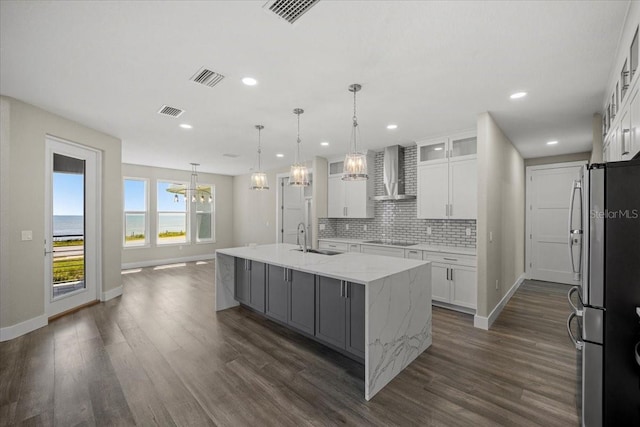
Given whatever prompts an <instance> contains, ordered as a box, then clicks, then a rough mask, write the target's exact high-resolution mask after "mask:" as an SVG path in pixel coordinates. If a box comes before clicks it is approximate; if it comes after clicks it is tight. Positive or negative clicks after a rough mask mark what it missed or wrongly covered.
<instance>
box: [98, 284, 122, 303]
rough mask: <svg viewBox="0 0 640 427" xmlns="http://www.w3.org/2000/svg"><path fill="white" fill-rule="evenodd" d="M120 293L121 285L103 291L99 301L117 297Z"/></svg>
mask: <svg viewBox="0 0 640 427" xmlns="http://www.w3.org/2000/svg"><path fill="white" fill-rule="evenodd" d="M120 295H122V286H118V287H117V288H114V289H109V290H108V291H106V292H103V293H102V296H101V298H100V301H103V302H104V301H109V300H110V299H113V298H115V297H119V296H120Z"/></svg>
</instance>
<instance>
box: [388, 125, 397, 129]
mask: <svg viewBox="0 0 640 427" xmlns="http://www.w3.org/2000/svg"><path fill="white" fill-rule="evenodd" d="M387 129H390V130H393V129H398V125H394V124H390V125H387Z"/></svg>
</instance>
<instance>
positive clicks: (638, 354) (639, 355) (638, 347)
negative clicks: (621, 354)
mask: <svg viewBox="0 0 640 427" xmlns="http://www.w3.org/2000/svg"><path fill="white" fill-rule="evenodd" d="M635 352H636V363H637V364H638V366H640V341H638V342H637V343H636V348H635Z"/></svg>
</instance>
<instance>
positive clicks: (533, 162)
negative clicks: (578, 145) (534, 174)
mask: <svg viewBox="0 0 640 427" xmlns="http://www.w3.org/2000/svg"><path fill="white" fill-rule="evenodd" d="M601 147H602V145H601ZM600 152H602V148H601V149H600ZM590 158H591V152H590V151H585V152H584V153H572V154H561V155H559V156H547V157H534V158H533V159H525V161H524V167H525V168H526V167H527V166H539V165H550V164H553V163H567V162H580V161H583V160H586V161H589V159H590Z"/></svg>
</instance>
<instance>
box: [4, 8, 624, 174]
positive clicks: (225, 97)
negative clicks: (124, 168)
mask: <svg viewBox="0 0 640 427" xmlns="http://www.w3.org/2000/svg"><path fill="white" fill-rule="evenodd" d="M263 4H264V2H263V1H234V2H232V1H228V2H221V1H217V2H165V1H162V2H143V1H130V2H111V1H109V2H93V1H91V2H89V1H87V2H51V3H49V2H22V1H20V2H10V1H2V2H0V93H2V94H3V95H7V96H11V97H14V98H18V99H20V100H23V101H26V102H28V103H31V104H35V105H37V106H40V107H42V108H44V109H46V110H49V111H52V112H54V113H57V114H60V115H62V116H64V117H67V118H70V119H73V120H76V121H78V122H80V123H83V124H85V125H87V126H90V127H92V128H95V129H98V130H101V131H103V132H105V133H108V134H111V135H114V136H116V137H119V138H121V139H122V141H123V161H124V162H127V163H137V164H145V165H153V166H161V167H170V168H177V169H189V162H194V161H197V162H200V163H201V164H202V166H201V168H200V170H201V171H207V172H215V173H223V174H232V175H236V174H242V173H247V172H249V169H250V168H251V167H253V166H254V164H255V149H256V144H257V132H256V130H255V129H254V125H255V124H263V125H264V126H265V129H264V130H263V133H262V134H263V164H264V166H265V168H266V169H270V168H275V167H283V166H286V165H287V164H289V163H290V162H291V161H292V157H293V152H294V147H295V132H296V117H295V115H294V114H293V113H292V110H293V109H294V108H296V107H301V108H304V109H305V113H304V114H303V115H302V117H301V128H302V129H301V137H302V140H303V155H304V156H305V157H306V158H310V157H311V156H312V155H323V156H335V155H342V154H343V153H344V152H346V151H347V149H348V138H349V134H350V129H351V128H350V126H351V116H352V111H351V110H352V94H351V93H349V92H348V91H347V86H348V85H349V84H350V83H354V82H357V83H361V84H362V85H363V89H362V91H361V92H360V93H359V94H358V119H359V122H360V125H361V126H360V128H361V134H362V142H363V145H364V148H370V149H380V148H382V147H384V146H386V145H391V144H395V143H400V144H408V143H411V142H412V141H415V140H417V139H421V138H424V137H428V136H433V135H437V134H442V133H445V132H451V131H456V130H464V129H467V128H472V127H475V122H476V116H477V114H478V113H481V112H484V111H490V112H491V113H492V114H493V116H494V117H495V119H496V120H497V122H498V123H499V125H500V126H501V127H502V129H503V130H504V132H505V133H506V134H507V136H508V137H509V138H510V139H511V140H512V141H513V143H514V144H515V145H516V147H517V148H518V149H519V150H520V152H521V153H522V155H523V156H524V157H525V158H528V157H539V156H547V155H556V154H564V153H571V152H581V151H588V150H590V146H591V117H592V114H593V113H594V112H597V111H600V110H601V103H602V99H603V98H604V89H605V86H606V84H607V78H608V75H609V71H610V66H611V65H612V62H613V60H614V55H615V52H616V47H617V42H618V38H619V35H620V30H621V28H622V25H623V23H624V17H625V15H626V12H627V9H628V5H629V3H628V2H626V1H624V2H610V1H603V2H597V1H589V2H574V1H567V2H565V1H555V2H546V1H545V2H543V1H539V2H538V1H536V2H528V1H518V2H515V1H513V2H506V1H505V2H485V1H471V2H465V1H455V2H454V1H451V2H418V1H406V2H404V1H378V2H365V1H360V2H358V1H328V0H323V1H320V2H319V3H318V4H317V5H316V6H314V7H313V8H312V9H311V10H310V11H309V12H308V13H307V14H306V15H304V16H303V17H302V18H300V20H299V21H298V22H297V23H296V24H294V25H291V24H289V23H287V22H286V21H284V20H282V19H280V18H278V17H276V16H275V15H273V14H271V13H269V12H267V11H266V9H263V8H262V6H263ZM202 66H206V67H207V68H210V69H212V70H214V71H217V72H219V73H222V74H224V75H225V76H226V78H225V79H224V80H223V81H222V82H221V83H220V84H219V85H218V86H216V87H214V88H208V87H205V86H201V85H198V84H196V83H193V82H191V81H189V78H190V77H191V76H192V75H193V74H194V73H195V72H196V71H197V70H198V69H199V68H200V67H202ZM245 76H252V77H255V78H256V79H257V80H258V81H259V84H258V85H257V86H254V87H248V86H245V85H243V84H242V83H241V78H242V77H245ZM518 90H524V91H527V92H528V93H529V96H527V97H526V98H524V99H521V100H517V101H513V100H510V99H509V94H510V93H512V92H514V91H518ZM164 104H168V105H171V106H175V107H179V108H183V109H185V110H186V112H185V113H184V114H183V116H182V117H180V118H178V119H175V118H169V117H163V116H160V115H158V114H156V111H157V110H158V109H159V108H160V107H161V106H162V105H164ZM180 123H189V124H191V125H193V129H191V130H183V129H181V128H179V127H178V124H180ZM388 123H397V124H398V126H399V127H398V129H397V130H395V131H389V130H387V129H386V125H387V124H388ZM550 139H557V140H559V141H560V143H559V144H557V145H556V146H547V145H546V144H545V143H546V141H548V140H550ZM323 140H326V141H329V142H330V144H331V145H330V146H329V147H321V146H320V145H319V143H320V141H323ZM277 152H282V153H284V154H285V157H284V158H282V159H277V158H276V157H275V154H276V153H277ZM225 153H233V154H238V155H239V157H238V158H236V159H229V158H227V157H223V154H225Z"/></svg>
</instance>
